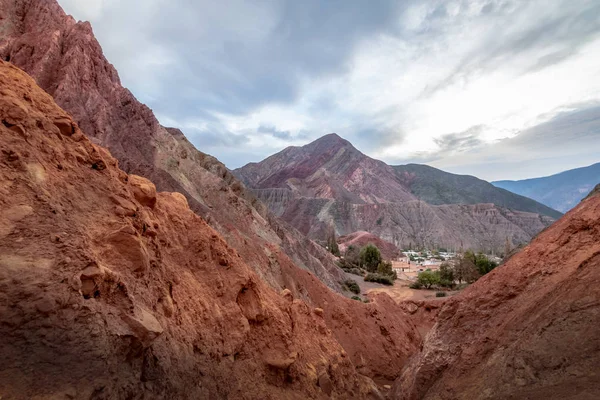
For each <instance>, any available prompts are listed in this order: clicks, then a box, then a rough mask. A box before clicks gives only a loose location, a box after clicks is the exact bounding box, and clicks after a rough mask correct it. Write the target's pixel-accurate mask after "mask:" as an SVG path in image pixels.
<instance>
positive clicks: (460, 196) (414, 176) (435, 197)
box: [393, 164, 562, 219]
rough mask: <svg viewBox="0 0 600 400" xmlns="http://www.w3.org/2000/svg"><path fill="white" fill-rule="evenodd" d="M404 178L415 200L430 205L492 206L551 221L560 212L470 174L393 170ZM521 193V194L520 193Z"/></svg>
mask: <svg viewBox="0 0 600 400" xmlns="http://www.w3.org/2000/svg"><path fill="white" fill-rule="evenodd" d="M393 168H394V169H395V170H396V171H397V172H398V173H399V174H400V175H401V176H402V178H403V179H404V181H405V182H406V185H407V186H408V187H410V191H411V193H412V194H414V195H415V196H416V197H418V198H419V199H421V200H423V201H425V202H427V203H429V204H434V205H441V204H478V203H494V204H495V205H497V206H500V207H505V208H510V209H513V210H519V211H528V212H532V213H537V214H541V215H546V216H548V217H551V218H555V219H557V218H560V217H561V216H562V213H560V212H558V211H556V210H554V209H552V208H550V207H547V206H545V205H543V204H540V203H538V202H537V201H535V200H532V199H530V198H528V197H529V196H528V197H524V196H527V195H526V194H523V195H521V196H520V195H518V194H515V193H513V192H510V191H508V190H503V189H499V188H498V187H496V186H494V185H493V184H491V183H489V182H486V181H484V180H482V179H479V178H476V177H474V176H470V175H456V174H451V173H449V172H444V171H441V170H439V169H436V168H433V167H430V166H428V165H420V164H408V165H398V166H394V167H393ZM520 194H521V193H520Z"/></svg>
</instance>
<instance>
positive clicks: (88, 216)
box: [0, 61, 421, 399]
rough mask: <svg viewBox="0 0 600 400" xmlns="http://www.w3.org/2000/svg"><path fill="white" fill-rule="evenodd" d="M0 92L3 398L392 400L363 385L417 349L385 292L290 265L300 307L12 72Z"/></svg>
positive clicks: (0, 71)
mask: <svg viewBox="0 0 600 400" xmlns="http://www.w3.org/2000/svg"><path fill="white" fill-rule="evenodd" d="M0 93H2V96H1V97H0V121H2V123H1V124H0V310H1V313H2V323H1V324H0V353H1V354H2V363H0V397H1V398H3V399H4V398H8V399H32V398H44V399H50V398H52V399H125V398H139V399H141V398H146V399H166V398H172V399H201V398H202V399H204V398H207V399H208V398H210V399H217V398H236V399H238V398H239V399H265V398H277V399H280V398H282V399H305V398H320V399H323V398H330V397H333V398H364V399H366V398H381V394H380V393H379V390H378V388H377V386H376V384H375V383H374V382H373V381H372V380H371V379H370V378H368V377H366V376H365V375H370V376H373V377H377V379H378V380H379V381H381V380H383V381H384V382H385V381H386V380H387V382H389V381H391V380H393V379H394V378H395V377H397V376H398V375H399V373H400V370H401V368H402V367H403V365H404V363H405V362H406V360H407V358H408V357H409V356H410V355H411V354H413V353H415V352H416V351H417V349H418V346H419V344H420V342H421V337H420V335H419V332H418V331H417V329H416V327H415V326H414V324H413V323H412V322H411V321H410V316H409V314H408V313H405V312H404V311H403V308H401V307H399V306H398V305H397V304H396V303H394V302H393V301H392V300H391V298H389V296H386V295H383V296H381V295H380V296H377V297H374V298H373V299H372V301H371V302H370V303H369V304H364V303H363V302H359V301H354V300H351V299H348V298H346V297H343V296H341V295H338V294H336V293H334V292H333V291H332V290H330V289H328V288H327V287H326V286H325V285H324V284H323V283H322V282H320V281H319V280H318V279H316V278H315V277H314V276H313V275H312V274H310V273H308V272H306V271H304V270H301V269H299V268H298V267H296V266H294V265H288V264H285V263H284V264H282V266H281V268H286V269H292V270H293V271H292V272H290V273H288V274H286V276H288V277H290V276H294V281H293V282H290V284H293V285H296V286H297V287H298V288H299V289H300V290H295V291H298V292H299V293H301V295H300V296H299V297H296V296H295V295H294V294H293V293H292V291H291V290H289V289H285V290H283V291H281V292H280V291H276V290H274V289H273V288H272V287H271V286H270V285H269V284H267V283H266V281H264V280H263V279H262V278H261V276H260V275H259V273H258V272H259V271H256V270H254V268H252V267H251V266H249V265H248V264H247V263H246V262H245V261H244V259H243V258H242V257H240V254H239V253H238V251H237V250H236V249H234V248H232V247H230V246H229V245H228V244H227V242H226V241H225V239H224V237H223V236H221V235H220V234H219V233H218V232H217V231H216V230H214V229H213V228H211V227H210V226H209V225H208V224H207V223H206V222H205V221H204V220H203V219H202V218H201V217H199V216H198V215H196V214H195V213H194V212H193V211H192V210H191V209H190V207H189V205H188V202H187V200H186V198H185V197H184V196H183V195H182V194H180V193H170V192H157V190H156V187H155V185H154V184H153V183H152V182H151V181H149V180H147V179H145V178H143V177H140V176H137V175H133V174H127V173H126V172H124V171H122V170H120V169H119V168H118V161H117V160H116V159H115V158H113V157H112V156H111V155H110V153H109V152H108V151H107V150H106V149H105V148H102V147H100V146H97V145H95V144H93V143H92V142H91V140H89V139H88V138H87V137H86V136H85V134H84V132H82V131H81V129H80V127H79V126H78V125H77V124H76V123H75V121H74V120H73V119H72V118H71V117H70V116H69V115H68V114H67V113H66V112H65V111H63V110H62V109H60V108H59V107H58V106H57V105H56V103H55V102H54V101H53V99H52V97H51V96H49V95H48V94H46V93H44V91H43V90H42V89H41V88H39V87H38V86H37V85H36V83H35V81H34V80H33V79H32V78H30V77H29V76H27V75H26V74H25V73H24V72H23V71H21V70H20V69H18V68H17V67H15V66H13V65H10V64H8V63H6V62H3V61H0ZM257 251H259V250H257ZM271 251H273V260H274V262H275V260H276V259H277V258H281V257H282V255H281V254H278V253H277V252H276V250H275V249H274V248H272V249H271ZM290 287H291V286H290ZM308 293H310V294H311V295H312V297H311V298H310V301H305V300H303V298H305V297H306V295H307V294H308Z"/></svg>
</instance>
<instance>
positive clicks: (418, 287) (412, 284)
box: [408, 281, 423, 289]
mask: <svg viewBox="0 0 600 400" xmlns="http://www.w3.org/2000/svg"><path fill="white" fill-rule="evenodd" d="M408 287H409V288H411V289H421V288H422V287H423V285H421V283H420V282H419V281H416V282H413V283H411V284H410V285H408Z"/></svg>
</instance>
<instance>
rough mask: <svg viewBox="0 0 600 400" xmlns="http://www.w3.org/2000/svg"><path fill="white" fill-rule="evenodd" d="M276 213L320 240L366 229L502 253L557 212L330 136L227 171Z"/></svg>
mask: <svg viewBox="0 0 600 400" xmlns="http://www.w3.org/2000/svg"><path fill="white" fill-rule="evenodd" d="M233 173H234V175H236V176H237V177H238V178H240V179H241V180H242V181H243V182H244V183H245V184H246V185H247V186H249V187H251V188H253V189H254V190H253V191H254V193H255V195H256V196H257V197H258V198H259V199H261V200H262V201H263V202H264V203H266V204H267V206H268V207H269V208H270V210H271V211H273V212H274V213H275V214H276V215H277V216H280V217H282V218H283V219H284V220H285V221H287V222H289V223H290V224H291V225H293V226H294V227H296V228H298V229H299V230H300V231H301V232H303V233H305V234H307V235H309V236H310V237H313V238H316V239H324V238H325V236H326V235H327V233H328V232H330V228H331V227H332V226H333V227H334V229H335V231H336V233H337V234H338V235H348V234H351V233H353V232H357V231H367V232H369V233H372V234H374V235H377V236H378V237H380V238H382V239H384V240H387V241H389V242H391V243H393V244H394V245H396V246H399V247H405V246H412V245H416V246H427V247H436V246H438V247H450V248H457V249H458V248H460V247H464V248H467V247H468V248H474V249H480V250H501V249H503V248H504V244H505V242H506V239H507V238H509V240H510V241H512V242H513V244H518V243H524V242H528V241H529V240H530V239H531V238H532V237H533V236H534V235H536V234H537V233H538V232H539V231H540V230H541V229H543V228H544V227H546V226H548V225H549V224H550V223H552V222H553V221H554V219H555V218H557V217H559V216H560V215H561V214H560V213H559V212H557V211H555V210H552V209H550V208H548V207H546V206H543V205H542V204H539V203H536V202H535V201H533V200H530V199H527V198H524V197H522V196H518V195H515V194H512V193H510V192H507V191H505V190H502V189H498V188H495V187H494V186H493V185H491V184H489V183H487V182H485V181H481V180H479V179H477V178H473V177H465V176H458V175H452V174H448V173H445V172H443V171H439V170H436V169H435V168H430V167H425V166H420V165H412V166H397V167H392V166H389V165H387V164H385V163H384V162H382V161H378V160H374V159H372V158H370V157H368V156H366V155H364V154H363V153H361V152H360V151H358V150H357V149H356V148H354V146H352V144H351V143H350V142H348V141H347V140H344V139H342V138H341V137H339V136H338V135H336V134H329V135H326V136H323V137H322V138H320V139H318V140H316V141H314V142H312V143H310V144H307V145H306V146H302V147H288V148H286V149H284V150H283V151H281V152H279V153H277V154H274V155H272V156H271V157H268V158H267V159H265V160H264V161H261V162H259V163H251V164H248V165H246V166H244V167H242V168H238V169H236V170H235V171H233Z"/></svg>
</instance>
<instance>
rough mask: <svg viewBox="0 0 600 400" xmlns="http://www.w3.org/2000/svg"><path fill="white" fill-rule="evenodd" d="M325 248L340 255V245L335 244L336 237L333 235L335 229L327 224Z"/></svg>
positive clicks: (335, 254)
mask: <svg viewBox="0 0 600 400" xmlns="http://www.w3.org/2000/svg"><path fill="white" fill-rule="evenodd" d="M327 249H329V251H330V252H331V254H333V255H334V256H336V257H339V256H340V247H339V246H338V244H337V239H336V237H335V229H334V228H333V226H332V225H330V226H329V229H328V235H327Z"/></svg>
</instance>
